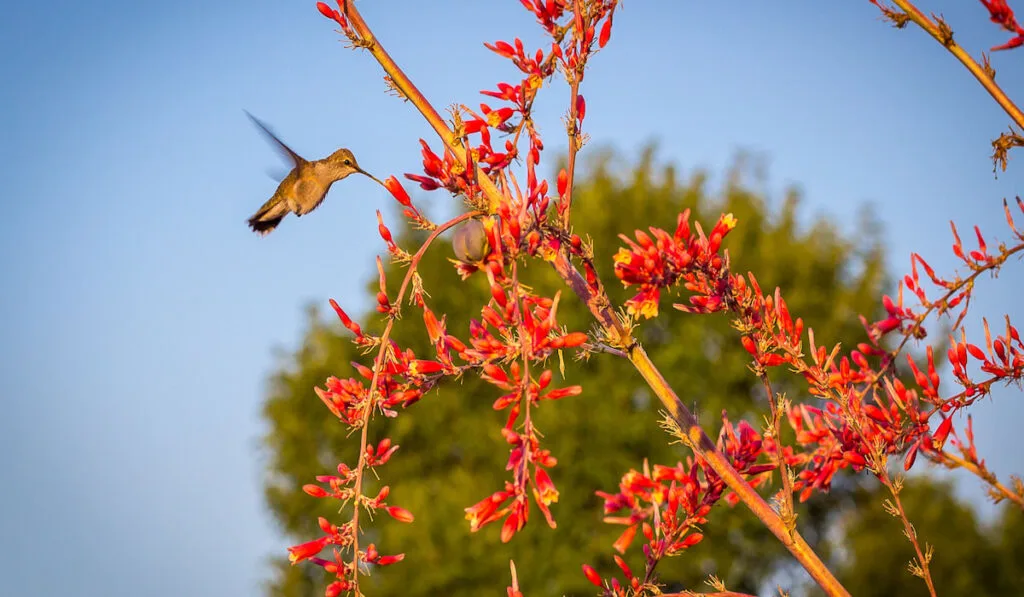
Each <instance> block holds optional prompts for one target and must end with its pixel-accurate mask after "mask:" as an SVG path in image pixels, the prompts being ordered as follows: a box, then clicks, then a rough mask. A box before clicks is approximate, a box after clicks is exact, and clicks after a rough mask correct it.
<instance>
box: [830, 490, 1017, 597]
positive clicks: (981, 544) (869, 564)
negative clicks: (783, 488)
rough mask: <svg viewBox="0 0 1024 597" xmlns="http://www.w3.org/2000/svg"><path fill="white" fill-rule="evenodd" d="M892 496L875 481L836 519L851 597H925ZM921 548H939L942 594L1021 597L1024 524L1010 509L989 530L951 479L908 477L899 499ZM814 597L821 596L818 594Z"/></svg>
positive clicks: (839, 559)
mask: <svg viewBox="0 0 1024 597" xmlns="http://www.w3.org/2000/svg"><path fill="white" fill-rule="evenodd" d="M887 497H888V491H886V490H885V489H884V488H881V487H880V485H879V483H877V482H875V481H874V479H870V480H868V481H867V482H866V483H865V484H864V487H863V488H860V489H858V490H857V491H855V492H853V493H852V494H851V496H850V499H851V500H852V504H851V505H850V507H847V508H845V509H844V511H843V513H842V514H841V515H840V516H839V517H838V520H837V523H836V525H835V528H834V530H835V531H836V533H835V538H834V539H832V542H833V543H836V544H838V545H841V548H839V549H836V550H835V551H834V553H835V555H836V558H835V562H834V563H833V569H834V570H836V575H837V576H838V577H839V580H840V581H841V582H842V583H843V585H844V586H845V587H846V588H847V589H848V590H849V591H850V593H851V594H852V595H858V596H864V597H870V596H874V595H878V596H880V597H881V596H883V595H884V596H889V595H906V596H908V597H912V596H915V595H921V596H926V595H928V588H927V586H926V585H925V583H924V581H923V580H921V579H920V578H917V577H915V576H913V575H912V574H910V572H909V571H908V568H907V565H908V564H909V563H910V561H911V560H912V559H913V558H914V549H913V547H912V546H911V544H910V542H909V541H907V539H906V537H904V536H903V534H902V533H903V525H902V523H901V522H900V521H899V519H897V518H894V517H892V516H890V515H889V514H887V513H886V512H885V509H884V508H883V506H882V504H883V501H884V500H885V499H887ZM900 501H901V502H902V504H903V507H904V509H905V510H906V512H907V514H908V516H909V518H910V521H911V523H913V525H914V529H915V530H916V531H917V536H918V539H919V541H920V542H921V547H922V549H923V548H924V546H925V543H927V544H929V545H931V546H932V547H933V548H934V550H935V551H934V556H933V559H932V561H931V563H930V569H931V574H932V580H933V582H934V583H935V588H936V590H937V591H938V592H939V593H940V594H942V595H974V596H977V597H987V596H990V595H991V596H993V597H994V596H997V595H1017V594H1020V591H1021V587H1024V551H1022V548H1024V541H1022V538H1024V533H1022V531H1024V517H1022V516H1021V512H1020V509H1019V508H1017V507H1016V506H1015V505H1013V504H1006V505H1005V506H1004V507H1003V508H1002V509H1001V511H1000V512H999V514H998V516H996V517H995V520H993V521H992V522H991V523H990V524H984V523H982V522H981V521H979V520H978V518H977V515H976V514H975V512H974V510H973V509H972V508H971V507H970V506H969V505H968V504H965V503H964V502H962V501H960V500H958V499H957V498H956V494H955V492H954V489H953V484H952V482H951V481H949V480H938V479H934V478H930V477H927V476H922V475H915V476H912V477H909V478H908V479H907V480H906V482H905V483H904V487H903V490H902V491H901V492H900ZM810 592H811V594H812V595H823V593H822V592H821V590H820V589H818V588H817V587H813V588H812V589H811V590H810Z"/></svg>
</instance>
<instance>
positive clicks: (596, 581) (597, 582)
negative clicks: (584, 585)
mask: <svg viewBox="0 0 1024 597" xmlns="http://www.w3.org/2000/svg"><path fill="white" fill-rule="evenodd" d="M583 575H584V576H586V577H587V580H589V581H590V584H592V585H594V586H595V587H597V588H599V589H600V588H604V585H603V584H602V583H601V575H600V574H598V573H597V570H594V568H593V567H592V566H590V565H589V564H583Z"/></svg>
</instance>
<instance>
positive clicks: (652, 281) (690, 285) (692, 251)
mask: <svg viewBox="0 0 1024 597" xmlns="http://www.w3.org/2000/svg"><path fill="white" fill-rule="evenodd" d="M735 227H736V219H735V218H734V217H732V214H726V215H723V216H722V217H721V218H720V219H719V220H718V222H717V223H716V224H715V227H714V228H713V229H712V230H711V234H710V235H709V236H705V235H704V231H703V230H702V229H701V227H700V224H697V225H696V229H697V230H696V234H694V233H693V232H692V231H691V229H690V210H686V211H684V212H683V213H681V214H679V220H678V223H677V225H676V230H675V232H674V233H673V234H672V235H671V236H669V234H668V233H667V232H666V231H664V230H662V229H660V228H654V227H651V228H650V231H651V235H650V236H648V235H647V234H646V233H645V232H643V231H641V230H637V231H636V241H635V242H634V241H632V240H630V239H629V238H628V237H626V236H625V235H620V238H622V240H623V241H624V242H625V243H626V244H628V245H629V248H628V249H626V248H622V249H619V252H618V253H617V254H616V255H615V275H616V276H618V278H619V280H622V284H623V285H624V286H626V287H627V288H628V287H629V286H633V285H639V286H640V291H639V292H638V293H637V294H636V296H634V297H633V298H631V299H629V300H628V301H626V307H627V308H628V309H629V310H630V312H632V313H638V314H640V315H642V316H643V317H647V318H650V317H654V316H656V315H657V314H658V301H659V299H660V298H661V289H663V288H670V287H673V286H675V285H676V284H678V283H680V282H682V283H683V284H684V286H685V287H686V289H687V290H690V291H693V292H694V293H697V294H700V295H701V296H694V297H691V299H690V301H691V303H692V304H693V307H694V308H695V309H698V310H700V311H701V312H706V313H710V312H714V311H718V310H719V309H721V308H722V305H723V303H722V296H721V293H720V290H721V288H719V284H717V281H719V280H721V279H722V277H723V276H724V275H726V274H727V273H728V259H727V258H726V257H725V256H723V255H721V254H719V251H718V250H719V248H721V246H722V240H723V239H724V238H725V236H726V235H727V234H729V231H730V230H732V229H733V228H735ZM652 236H653V237H654V238H651V237H652Z"/></svg>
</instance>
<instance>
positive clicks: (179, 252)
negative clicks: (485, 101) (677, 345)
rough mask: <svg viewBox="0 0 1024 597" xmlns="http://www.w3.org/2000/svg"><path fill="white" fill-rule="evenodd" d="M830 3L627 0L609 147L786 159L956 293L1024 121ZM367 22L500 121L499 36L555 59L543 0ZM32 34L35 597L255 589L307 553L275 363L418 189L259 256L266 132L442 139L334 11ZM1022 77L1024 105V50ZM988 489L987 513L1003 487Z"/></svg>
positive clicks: (553, 118) (991, 425)
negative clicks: (267, 395)
mask: <svg viewBox="0 0 1024 597" xmlns="http://www.w3.org/2000/svg"><path fill="white" fill-rule="evenodd" d="M809 6H810V5H809V4H808V3H764V2H754V1H749V0H747V1H736V2H728V3H724V2H722V3H711V2H701V3H696V2H626V4H625V7H624V8H623V10H622V11H621V13H620V14H618V15H617V17H616V26H615V31H614V34H613V37H612V43H611V44H610V46H609V47H608V49H607V50H606V51H605V52H603V53H602V54H601V55H600V56H599V57H598V58H597V59H596V61H595V63H594V66H593V68H592V69H591V71H589V72H588V75H587V79H586V81H585V83H584V93H585V95H586V97H587V105H588V109H587V123H586V124H587V132H588V133H589V134H590V135H591V137H592V139H593V140H594V142H595V143H596V144H597V143H599V144H606V143H607V144H612V145H614V146H616V147H617V148H619V149H621V150H623V151H624V152H626V153H627V155H635V154H636V151H637V150H638V149H639V148H640V147H642V146H643V145H644V144H645V143H646V142H648V141H650V140H656V141H658V142H659V145H660V148H661V153H660V155H661V157H662V158H664V159H669V160H672V161H674V162H676V163H677V164H679V165H680V166H681V167H682V168H683V169H684V170H688V169H691V168H694V167H707V168H710V169H712V170H713V171H716V172H719V173H720V172H721V171H722V168H723V167H724V166H725V165H727V164H728V163H729V161H730V158H731V157H732V156H733V155H734V152H735V151H736V150H737V149H740V148H745V149H749V150H753V151H757V152H763V153H764V154H765V155H766V156H767V157H768V158H769V159H770V165H771V167H770V170H769V174H770V179H769V184H770V186H771V188H772V189H774V190H775V191H781V190H782V189H783V188H784V187H785V186H786V185H788V184H794V183H795V184H799V185H800V187H801V188H802V189H803V190H804V191H805V193H806V203H807V208H808V213H812V214H815V213H827V214H831V215H832V216H834V217H836V218H837V219H839V220H840V221H850V220H851V218H852V217H853V216H854V215H855V214H856V212H857V210H858V209H859V207H860V206H861V205H862V204H863V203H864V202H872V203H873V204H874V205H876V206H877V207H878V210H879V213H880V215H881V216H882V219H883V220H884V222H885V224H886V226H887V228H886V239H887V241H888V242H889V243H890V246H891V248H892V263H893V265H894V267H895V268H896V271H899V272H902V271H904V270H906V269H907V267H908V259H907V257H908V255H909V252H910V251H912V250H916V251H919V252H921V253H922V254H924V255H925V256H926V258H929V259H930V260H931V263H932V264H933V265H935V266H936V268H937V269H938V270H939V271H950V268H952V267H953V266H954V263H953V260H952V258H951V255H950V253H949V246H950V237H949V226H948V222H949V221H950V220H955V221H956V222H957V223H958V224H959V225H960V227H961V230H963V231H964V232H967V231H969V230H970V226H971V225H973V224H980V225H981V226H982V227H983V230H985V231H986V232H987V233H988V235H989V238H990V245H992V244H995V243H994V242H991V241H992V239H995V238H1003V239H1006V238H1007V235H1006V229H1005V226H1004V225H1003V223H1002V208H1001V201H1002V198H1003V197H1011V198H1012V197H1013V196H1014V195H1015V194H1019V193H1020V192H1021V189H1022V182H1024V175H1022V174H1021V172H1024V170H1022V168H1024V165H1022V164H1024V161H1022V160H1024V154H1022V153H1020V152H1018V154H1017V155H1016V157H1015V158H1014V160H1013V161H1012V162H1011V169H1010V171H1009V172H1007V173H1005V174H1001V175H1000V176H999V178H998V179H995V178H994V177H993V176H992V172H991V164H990V161H989V159H988V155H989V153H990V150H989V143H990V141H991V139H993V138H994V137H996V136H997V135H998V134H999V133H1000V132H1001V131H1004V130H1006V126H1007V124H1008V123H1009V119H1008V118H1007V117H1006V116H1005V115H1004V114H1003V113H1002V112H1001V111H1000V110H999V108H998V107H997V106H996V105H995V104H994V103H993V102H992V101H991V100H990V98H989V97H988V96H987V95H986V94H985V93H984V92H983V90H981V88H980V87H979V86H977V85H976V84H975V83H974V81H973V79H971V78H970V77H969V75H968V74H967V73H966V71H964V70H963V69H962V67H960V66H959V64H958V63H956V62H955V61H954V60H953V59H952V57H951V56H949V55H948V54H947V53H945V52H944V51H943V50H942V49H941V48H940V47H939V46H938V45H937V44H936V43H935V42H934V41H932V40H931V39H929V38H926V37H925V35H924V34H923V33H922V32H920V31H917V30H914V29H913V28H910V29H908V30H905V31H896V30H893V29H891V28H890V27H889V26H888V25H886V24H884V23H882V22H880V21H879V20H878V11H877V10H876V9H875V8H874V7H873V6H871V5H870V4H869V3H868V2H867V0H864V1H862V2H841V3H839V2H836V3H816V4H814V8H815V9H816V10H810V9H809V8H808V7H809ZM360 7H361V9H362V11H363V13H364V15H365V17H366V18H367V20H368V22H369V23H370V24H371V26H372V27H374V28H375V31H376V32H377V34H378V37H379V39H381V41H382V42H383V43H384V44H386V46H387V47H388V48H389V50H390V51H391V52H392V54H393V56H394V57H395V58H396V59H397V60H398V61H399V62H400V63H401V64H403V65H404V66H405V67H406V68H407V71H408V73H409V74H410V76H411V77H412V78H413V79H414V80H415V81H416V82H417V84H418V85H420V87H421V89H422V90H423V91H424V92H425V93H426V94H427V96H428V97H429V98H431V99H432V100H434V101H435V102H436V104H437V105H438V106H441V107H443V106H446V105H448V104H451V103H453V102H462V103H467V104H469V105H476V104H477V103H479V102H480V101H481V99H482V98H480V97H479V96H478V95H477V91H478V90H480V89H485V88H489V87H492V86H493V85H494V83H495V82H496V81H497V79H498V78H507V79H511V78H512V77H513V76H514V73H512V72H511V71H510V70H509V68H510V67H508V66H506V65H505V64H504V63H502V62H501V60H500V59H498V58H497V57H495V56H493V55H492V54H490V53H489V52H487V51H486V50H484V49H483V48H482V46H481V43H482V42H484V41H494V40H497V39H508V38H510V37H511V36H512V35H514V34H516V33H520V34H523V33H526V35H524V37H525V39H526V40H527V42H528V45H529V42H530V41H531V40H533V41H535V40H537V39H538V38H537V37H536V35H535V27H533V25H532V21H531V19H530V18H529V16H528V15H527V14H526V13H524V12H523V11H522V9H521V7H520V4H519V3H518V2H516V1H514V0H504V1H502V2H488V3H482V2H471V1H470V0H461V1H439V2H431V3H425V2H412V1H395V2H368V1H367V2H361V3H360ZM922 8H923V9H925V10H926V11H933V12H936V13H939V12H942V13H944V14H945V16H946V18H947V20H948V21H949V22H950V23H951V25H952V26H953V29H954V31H955V34H956V39H957V40H958V41H959V42H960V43H962V44H963V45H965V46H966V47H967V48H968V49H969V50H970V51H972V52H974V53H977V52H979V51H980V50H982V49H986V48H988V47H990V46H992V45H996V44H999V43H1003V41H1005V37H1006V35H1005V34H1004V33H1002V32H1001V31H999V30H998V29H997V27H996V26H995V25H992V24H990V23H988V22H987V19H986V14H985V13H984V10H983V9H982V7H981V5H980V4H979V3H976V2H954V1H941V2H940V1H935V2H931V3H928V4H922ZM1018 9H1019V10H1024V6H1021V7H1018ZM5 13H6V14H5V17H6V18H5V19H4V22H3V23H2V24H0V74H2V79H3V80H4V81H5V82H6V83H5V88H4V90H3V92H2V93H0V114H2V115H3V130H4V134H5V137H6V142H5V143H4V144H3V145H2V146H0V168H3V180H4V182H5V188H6V189H7V191H6V193H5V194H6V200H5V202H4V210H5V217H4V218H2V219H0V264H2V273H3V281H4V289H5V290H4V292H0V338H3V344H2V345H0V346H2V348H0V350H2V353H0V357H2V362H3V366H2V367H3V368H2V371H3V375H2V376H0V398H2V399H3V401H4V410H5V415H4V416H3V417H0V448H2V450H3V452H4V453H5V454H7V457H6V458H4V459H3V460H2V461H0V474H2V478H3V479H4V481H3V491H2V492H0V536H2V537H4V539H3V541H2V542H0V551H2V553H0V578H2V579H3V581H2V582H3V583H4V585H6V587H5V588H6V589H7V590H6V591H4V592H5V593H8V594H11V595H57V594H63V593H64V592H66V591H68V590H72V591H74V592H75V593H76V594H80V595H121V594H136V595H151V596H164V595H166V596H171V595H175V596H177V595H241V594H252V593H254V592H256V591H257V590H258V587H259V583H260V582H261V580H262V579H263V578H265V573H266V570H265V567H264V561H265V558H266V557H267V556H268V555H271V554H275V553H281V552H282V550H283V549H284V547H285V546H286V542H285V541H284V540H283V539H281V538H280V537H279V536H278V535H277V533H276V531H275V529H274V527H273V524H272V522H271V520H270V518H269V517H268V516H267V515H266V514H265V513H264V511H263V505H262V489H261V477H262V474H263V469H262V466H263V463H262V460H261V457H260V454H259V451H258V449H257V448H258V437H259V435H260V433H261V431H262V427H261V423H260V420H259V417H258V413H259V408H260V400H261V397H262V391H263V384H264V381H265V377H266V375H267V374H268V373H269V371H270V370H271V368H272V366H273V365H274V355H273V348H274V347H281V346H283V347H286V348H287V347H294V346H295V344H296V342H297V341H298V340H299V336H300V331H301V324H302V321H303V314H302V306H303V305H305V304H306V303H308V302H309V301H317V302H319V303H321V304H326V301H327V299H328V298H330V297H335V298H337V299H339V301H341V302H342V303H344V304H346V306H350V307H352V308H353V310H356V311H357V310H358V308H359V307H360V306H364V305H365V302H364V301H363V297H362V296H361V295H362V282H363V280H364V279H365V278H366V277H367V275H369V274H370V273H371V271H372V259H373V255H374V254H375V253H376V252H377V251H378V250H380V249H381V245H380V241H379V238H378V237H377V236H376V234H375V230H376V228H375V226H374V224H375V219H374V209H376V208H377V207H378V206H380V205H382V204H386V203H388V202H389V201H390V199H388V198H387V197H385V196H384V195H383V193H382V191H381V190H380V189H379V188H374V185H373V183H372V182H370V181H367V180H363V179H360V180H355V179H353V180H349V181H345V184H344V185H343V186H342V185H339V187H337V188H335V190H334V191H333V192H332V194H331V196H330V197H329V198H328V200H327V202H326V203H325V204H324V206H323V207H321V208H320V210H319V211H318V212H317V214H316V217H310V218H303V220H301V222H299V221H296V220H294V219H289V220H286V221H285V223H284V224H283V225H282V226H281V228H280V229H279V230H278V231H276V232H275V233H274V234H273V235H271V236H270V237H267V238H263V239H260V238H257V237H256V236H255V235H253V234H252V233H251V232H250V231H249V230H248V229H247V227H246V226H245V224H244V221H245V219H246V218H247V217H248V216H249V215H250V214H251V213H252V212H253V211H254V210H255V209H256V208H257V207H259V205H260V204H261V203H262V202H263V201H264V200H265V199H266V198H267V197H268V196H269V195H270V193H271V192H272V191H273V186H274V183H273V181H271V180H270V179H268V178H267V176H266V175H265V170H266V169H267V168H273V167H277V166H278V164H279V162H278V161H277V157H276V155H275V154H274V153H273V152H272V151H271V150H270V148H269V146H268V145H266V144H265V143H264V141H263V140H262V139H261V138H260V137H259V136H258V134H257V133H256V131H255V130H254V129H253V128H252V126H251V125H250V124H249V122H248V121H247V119H246V118H245V117H244V114H243V112H242V110H243V109H248V110H250V111H251V112H253V113H254V114H256V115H258V116H260V117H261V118H263V119H264V120H266V121H268V122H269V123H271V125H272V126H273V127H274V128H275V129H276V130H277V131H278V132H279V133H280V134H281V135H282V137H283V138H284V139H285V140H286V141H287V142H288V143H290V144H291V145H292V146H293V147H294V148H295V149H296V150H297V151H299V152H300V153H302V154H304V155H307V157H320V156H323V155H326V154H327V153H329V152H330V151H332V150H334V149H335V148H337V147H338V146H348V147H350V148H351V149H353V151H354V152H355V153H356V155H357V156H358V158H359V160H360V163H361V164H362V165H363V166H364V167H365V168H367V169H368V170H370V171H372V172H374V173H375V174H377V175H378V176H379V177H381V178H383V177H384V176H387V175H388V174H391V173H396V174H400V173H402V172H412V171H416V170H417V167H418V164H419V160H418V156H419V147H418V143H417V139H418V138H420V137H423V138H426V139H428V140H431V141H432V142H433V141H434V137H433V136H432V134H431V133H430V131H429V130H428V129H427V128H426V126H425V125H424V124H423V123H422V122H421V121H420V120H419V118H418V117H417V116H416V114H414V113H413V111H412V110H411V108H410V107H409V106H407V105H404V104H402V103H401V102H399V101H397V100H396V99H394V98H392V97H390V96H387V95H385V94H384V86H383V84H382V81H381V73H380V71H379V69H378V67H377V66H376V65H375V63H373V62H372V61H371V60H370V58H369V56H367V55H361V54H358V53H355V52H353V51H350V50H347V49H345V48H344V46H343V45H342V44H341V43H339V41H338V39H339V38H338V35H337V34H335V33H334V32H333V30H332V27H331V23H330V22H328V21H326V20H325V19H323V18H322V17H321V16H320V15H319V14H318V13H317V12H316V9H315V7H314V2H313V1H312V0H303V1H297V0H289V1H287V2H285V1H278V2H272V1H270V0H248V1H246V2H240V1H238V0H223V1H221V2H205V1H203V2H200V1H195V0H181V1H178V2H168V3H142V2H122V1H118V0H100V1H97V2H71V1H68V0H51V1H49V2H45V3H29V2H20V3H15V5H14V6H12V7H11V8H8V9H7V10H6V11H5ZM993 65H994V66H995V68H996V69H997V71H998V80H999V81H1000V82H1001V83H1002V84H1004V86H1005V88H1006V89H1007V91H1008V92H1010V94H1011V95H1013V96H1016V97H1017V98H1024V76H1022V75H1024V50H1018V51H1016V52H1008V53H999V54H996V55H995V56H994V57H993ZM494 68H498V69H503V70H497V71H495V72H497V73H504V74H501V75H495V74H492V73H491V72H488V69H494ZM506 75H507V76H506ZM564 97H565V93H564V88H563V86H562V85H561V84H559V85H556V86H555V91H553V92H549V93H548V95H547V96H546V97H545V99H543V100H542V102H541V103H542V105H541V106H540V110H541V114H542V117H543V118H544V119H546V123H547V125H546V127H545V129H544V131H545V132H547V134H548V137H547V138H548V139H549V141H548V143H549V146H551V147H557V146H558V145H559V141H558V140H559V139H560V138H561V133H560V128H559V125H558V120H557V119H558V117H559V116H560V114H561V109H562V105H563V104H562V102H563V101H564V99H563V98H564ZM389 207H390V206H389ZM1019 221H1021V222H1024V217H1022V218H1019ZM300 224H301V225H300ZM965 238H966V236H965ZM1022 291H1024V284H1022V276H1021V274H1020V271H1019V264H1017V263H1014V264H1013V265H1012V266H1011V267H1010V268H1008V269H1007V270H1006V271H1005V272H1004V274H1003V276H1002V278H1001V279H1000V280H999V281H998V282H997V283H995V284H992V283H991V282H989V281H985V282H983V283H982V294H981V296H982V299H981V300H979V301H978V303H977V304H976V306H975V310H976V312H977V313H978V314H986V315H988V316H989V317H990V319H996V320H998V319H999V318H1000V317H1001V316H1002V314H1003V313H1006V312H1010V313H1011V314H1012V315H1014V316H1016V317H1017V321H1018V325H1020V324H1021V323H1022V322H1024V310H1022V309H1021V308H1020V307H1019V306H1017V304H1018V302H1019V301H1017V300H1015V298H1014V297H1018V296H1020V295H1021V292H1022ZM970 325H971V327H970V328H969V332H977V329H978V328H977V325H978V322H977V319H972V320H971V322H970ZM1022 421H1024V407H1022V405H1021V401H1020V394H1019V392H1018V391H1017V390H1015V389H1010V390H1005V391H1001V392H999V393H997V395H996V398H995V400H994V401H992V402H991V403H986V404H983V405H981V406H980V407H979V408H978V409H977V410H976V426H977V430H978V431H977V435H978V436H979V445H980V447H981V450H982V453H983V455H984V456H985V457H986V458H987V459H988V463H989V464H990V465H991V466H992V467H993V468H994V469H995V470H996V471H997V472H999V473H1000V474H1001V475H1003V476H1005V475H1007V474H1008V473H1011V472H1018V473H1019V472H1021V471H1022V470H1024V459H1022V458H1021V457H1020V456H1014V455H1012V454H1010V452H1012V451H1014V450H1016V451H1017V452H1018V453H1019V449H1017V447H1016V446H1017V444H1016V442H1014V441H1012V439H1011V438H1014V437H1015V436H1017V435H1019V426H1020V424H1021V422H1022ZM963 493H964V495H965V496H968V497H970V498H972V499H974V500H977V501H980V495H981V493H980V491H979V490H978V488H977V484H976V483H975V482H974V481H972V480H968V482H967V483H966V484H965V485H964V487H963ZM894 536H895V533H894Z"/></svg>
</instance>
